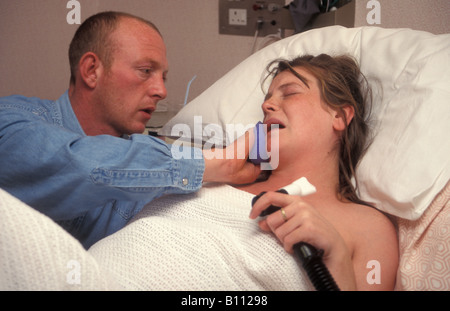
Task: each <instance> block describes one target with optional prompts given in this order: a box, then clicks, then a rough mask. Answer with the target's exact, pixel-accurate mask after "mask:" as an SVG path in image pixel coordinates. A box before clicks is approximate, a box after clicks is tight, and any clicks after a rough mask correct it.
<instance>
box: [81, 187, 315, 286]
mask: <svg viewBox="0 0 450 311" xmlns="http://www.w3.org/2000/svg"><path fill="white" fill-rule="evenodd" d="M252 198H253V195H251V194H249V193H247V192H244V191H240V190H237V189H235V188H233V187H230V186H227V185H206V186H205V187H204V188H203V189H201V190H200V191H199V192H197V193H194V194H188V195H177V196H167V197H163V198H160V199H158V200H154V201H152V202H151V203H150V204H149V205H147V206H146V207H145V208H144V210H143V211H142V212H141V213H140V214H138V215H137V216H136V218H135V219H134V220H133V221H132V222H131V223H130V224H129V225H127V226H126V227H125V228H124V229H122V230H120V231H119V232H117V233H115V234H114V235H112V236H109V237H107V238H105V239H103V240H101V241H99V242H98V243H97V244H95V245H93V246H92V247H91V248H90V249H89V253H90V254H91V255H92V256H93V257H94V258H95V259H96V260H97V263H98V264H99V266H101V267H102V268H104V269H107V270H108V271H109V272H110V273H111V274H112V276H113V277H114V278H115V280H116V281H117V282H118V283H119V284H120V286H123V287H124V288H125V289H130V290H213V291H215V290H227V291H230V290H313V287H312V285H311V284H310V282H309V280H308V279H307V276H306V274H305V273H304V272H303V270H302V268H301V266H300V265H299V263H298V262H297V261H296V259H295V258H294V257H293V256H292V255H290V254H288V253H287V252H286V251H285V250H284V248H283V247H282V245H281V244H280V243H279V242H278V241H277V239H276V238H275V237H274V236H273V235H272V234H268V233H264V232H262V231H261V230H260V229H259V227H258V225H257V222H256V221H254V220H251V219H249V218H248V215H249V213H250V209H251V199H252Z"/></svg>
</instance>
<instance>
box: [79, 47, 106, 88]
mask: <svg viewBox="0 0 450 311" xmlns="http://www.w3.org/2000/svg"><path fill="white" fill-rule="evenodd" d="M78 70H79V73H80V77H81V79H82V80H83V82H84V84H85V85H87V86H88V87H89V88H95V86H96V85H97V81H98V77H99V74H100V70H101V62H100V59H99V58H98V56H97V55H96V54H95V53H92V52H88V53H85V54H84V55H83V56H82V57H81V59H80V62H79V65H78Z"/></svg>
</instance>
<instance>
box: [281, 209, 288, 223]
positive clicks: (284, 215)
mask: <svg viewBox="0 0 450 311" xmlns="http://www.w3.org/2000/svg"><path fill="white" fill-rule="evenodd" d="M280 210H281V216H282V217H283V220H284V221H287V216H286V212H285V211H284V208H281V209H280Z"/></svg>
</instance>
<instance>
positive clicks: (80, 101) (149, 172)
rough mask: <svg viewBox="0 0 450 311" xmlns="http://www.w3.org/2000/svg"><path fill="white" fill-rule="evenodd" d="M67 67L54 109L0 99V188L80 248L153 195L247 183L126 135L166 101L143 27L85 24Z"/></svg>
mask: <svg viewBox="0 0 450 311" xmlns="http://www.w3.org/2000/svg"><path fill="white" fill-rule="evenodd" d="M69 59H70V66H71V78H70V86H69V90H68V91H67V92H66V93H65V94H63V95H62V96H61V97H60V98H59V99H58V100H56V101H49V100H41V99H38V98H25V97H23V96H10V97H5V98H2V99H0V161H1V169H0V170H1V171H0V187H1V188H3V189H4V190H6V191H8V192H10V193H11V194H12V195H14V196H16V197H18V198H19V199H21V200H22V201H24V202H25V203H27V204H29V205H30V206H32V207H34V208H36V209H38V210H40V211H41V212H43V213H45V214H46V215H48V216H50V217H51V218H52V219H54V220H55V221H56V222H57V223H59V224H60V225H61V226H63V227H64V228H65V229H66V230H67V231H68V232H70V233H71V234H72V235H74V236H75V237H76V238H78V239H79V240H80V242H81V243H82V244H83V245H84V247H86V248H88V247H89V246H91V245H92V244H93V243H95V242H96V241H98V240H99V239H101V238H103V237H105V236H107V235H109V234H112V233H114V232H115V231H117V230H118V229H120V228H122V227H123V226H124V225H125V224H126V223H127V222H128V221H129V220H130V218H131V217H133V216H134V215H136V214H137V213H138V212H139V211H140V210H141V209H142V207H143V206H144V205H145V204H146V203H148V202H149V201H151V200H153V199H154V198H157V197H159V196H161V195H164V194H167V193H180V194H182V193H189V192H192V191H196V190H198V189H199V188H200V187H201V184H202V182H204V181H218V182H231V183H246V182H250V181H253V180H255V179H256V177H257V175H258V174H259V169H258V168H257V167H256V166H254V165H251V164H250V163H248V162H246V161H245V160H244V159H241V160H238V159H236V160H220V159H217V158H216V159H211V157H210V156H205V157H203V154H202V152H203V153H205V152H207V151H202V150H199V149H194V148H193V149H190V152H191V155H192V156H191V157H190V159H180V160H176V159H174V158H173V157H172V155H171V150H170V146H168V145H167V144H165V143H164V142H163V141H161V140H159V139H156V138H153V137H150V136H147V135H139V134H138V135H133V134H134V133H142V132H143V131H144V129H145V125H146V123H147V122H148V120H149V119H150V117H151V114H152V112H153V111H154V110H155V109H156V105H157V103H158V101H159V100H161V99H164V98H165V97H166V94H167V91H166V88H165V85H164V80H165V79H166V75H167V72H168V63H167V59H166V48H165V45H164V42H163V39H162V37H161V35H160V33H159V31H158V30H157V28H156V27H155V26H154V25H153V24H151V23H150V22H148V21H145V20H143V19H140V18H137V17H134V16H131V15H128V14H124V13H115V12H104V13H99V14H97V15H94V16H92V17H91V18H89V19H87V20H86V21H85V22H84V23H83V24H82V25H81V26H80V28H79V29H78V30H77V32H76V34H75V36H74V38H73V40H72V42H71V45H70V49H69ZM247 152H248V148H247ZM18 221H20V220H18Z"/></svg>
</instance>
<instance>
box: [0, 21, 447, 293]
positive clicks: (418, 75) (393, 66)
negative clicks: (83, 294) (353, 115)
mask: <svg viewBox="0 0 450 311" xmlns="http://www.w3.org/2000/svg"><path fill="white" fill-rule="evenodd" d="M319 53H327V54H331V55H338V54H350V55H352V56H353V57H355V59H356V60H357V61H358V62H359V63H360V66H361V70H362V72H363V73H364V74H365V76H366V78H367V79H368V81H369V84H370V86H371V88H372V91H373V107H372V123H371V126H372V128H373V130H374V134H375V135H374V139H373V142H372V144H371V146H370V148H369V150H368V152H367V154H366V155H365V156H364V158H363V159H362V162H361V163H360V165H359V167H358V169H357V177H358V181H359V183H360V184H359V191H360V196H361V198H362V199H363V200H366V201H369V202H372V203H373V204H374V205H375V206H376V207H377V208H379V209H380V210H382V211H384V212H386V213H388V214H390V215H392V216H393V217H394V219H395V222H396V224H397V226H398V235H399V247H400V261H399V268H398V273H397V284H396V288H395V289H396V290H430V291H435V290H450V201H449V198H450V183H449V179H450V143H449V140H448V138H447V135H448V133H450V105H449V103H448V98H450V34H443V35H433V34H430V33H427V32H422V31H415V30H411V29H383V28H378V27H360V28H344V27H340V26H332V27H326V28H321V29H315V30H311V31H308V32H304V33H301V34H297V35H294V36H291V37H288V38H285V39H283V40H280V41H278V42H276V43H273V44H271V45H270V46H268V47H265V48H264V49H262V50H260V51H258V52H256V53H255V54H253V55H252V56H250V57H249V58H248V59H246V60H244V61H243V62H242V63H240V64H239V65H238V66H236V67H235V68H234V69H232V70H231V71H230V72H228V73H227V74H226V75H224V76H223V77H222V78H221V79H219V80H218V81H217V82H215V83H214V84H213V85H212V86H211V87H209V88H208V89H207V90H205V91H204V92H203V93H202V94H201V95H200V96H198V97H197V98H195V99H194V100H193V101H192V102H190V103H188V104H187V105H186V106H185V107H184V108H183V109H182V110H181V111H180V112H179V113H178V114H177V115H176V116H175V117H174V118H173V119H171V120H170V121H169V122H168V123H167V124H166V125H165V126H164V127H163V128H162V129H161V130H160V132H159V134H160V135H162V136H168V137H171V138H172V141H173V140H175V141H178V140H183V141H184V140H187V141H189V140H191V141H192V137H191V136H192V135H193V134H194V131H195V130H197V131H198V122H200V123H201V127H202V128H204V127H206V126H207V125H209V124H213V125H215V126H217V128H219V129H226V128H227V125H230V124H243V125H254V124H256V123H257V122H258V121H260V120H261V119H262V111H261V109H260V105H261V103H262V101H263V97H264V93H263V91H262V88H261V79H262V77H263V76H264V70H265V65H266V64H268V63H269V62H270V61H272V60H274V59H277V58H294V57H296V56H299V55H302V54H319ZM199 116H201V118H199ZM194 117H197V118H194ZM177 124H185V125H187V126H189V128H190V129H191V131H190V135H186V133H184V134H185V135H184V136H181V137H179V136H177V133H178V132H176V131H174V128H175V126H176V125H177ZM233 130H235V131H236V132H235V133H232V135H230V133H228V134H223V135H216V134H214V135H209V136H208V135H207V134H208V133H204V132H202V133H201V134H200V136H201V138H200V139H201V141H202V142H205V141H208V142H210V143H211V142H212V143H214V144H216V146H221V145H226V144H228V143H230V142H232V141H233V139H234V138H235V137H236V136H238V135H239V134H240V133H238V132H239V131H242V130H243V129H242V128H238V127H235V128H233ZM178 134H179V133H178ZM197 138H198V137H197ZM249 204H250V202H249ZM0 214H1V217H0V228H1V231H0V232H1V233H0V289H2V290H91V289H92V290H102V289H121V284H117V282H116V280H115V279H114V278H113V277H112V275H111V274H109V273H108V271H106V270H105V269H104V267H102V266H101V265H100V264H99V263H98V262H97V261H96V260H95V258H94V257H93V256H92V255H91V254H90V252H89V251H86V250H84V249H83V247H82V246H81V245H80V244H79V243H78V242H77V241H76V240H74V239H73V238H72V237H71V236H69V235H68V234H67V233H66V232H65V231H64V230H63V229H61V228H60V227H58V226H57V225H55V224H54V223H53V222H52V221H51V220H50V219H48V218H47V217H46V216H44V215H42V214H40V213H39V212H37V211H35V210H34V209H32V208H30V207H28V206H26V205H25V204H23V203H22V202H20V201H19V200H17V199H16V198H14V197H11V196H10V195H9V194H7V193H6V192H4V191H3V190H1V189H0ZM131 225H132V224H131ZM110 238H114V236H112V237H110ZM187 290H188V289H187Z"/></svg>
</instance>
